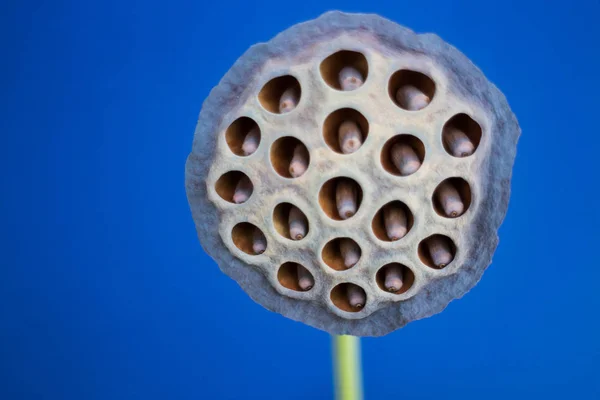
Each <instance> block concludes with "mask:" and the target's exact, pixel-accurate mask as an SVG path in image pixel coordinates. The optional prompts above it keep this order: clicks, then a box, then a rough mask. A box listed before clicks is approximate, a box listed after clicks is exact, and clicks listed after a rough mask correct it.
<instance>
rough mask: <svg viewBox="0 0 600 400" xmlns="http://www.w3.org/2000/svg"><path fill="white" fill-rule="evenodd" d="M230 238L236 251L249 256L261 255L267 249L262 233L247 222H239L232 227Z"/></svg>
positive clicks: (265, 239)
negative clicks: (238, 250)
mask: <svg viewBox="0 0 600 400" xmlns="http://www.w3.org/2000/svg"><path fill="white" fill-rule="evenodd" d="M231 238H232V239H233V244H235V245H236V247H237V248H238V249H240V250H241V251H243V252H244V253H246V254H250V255H251V256H255V255H259V254H262V253H264V252H265V250H266V249H267V238H266V237H265V235H264V233H263V232H262V231H261V230H260V229H259V228H258V227H256V226H255V225H252V224H251V223H248V222H241V223H239V224H237V225H236V226H234V227H233V230H232V231H231Z"/></svg>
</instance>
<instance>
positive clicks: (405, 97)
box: [396, 85, 431, 111]
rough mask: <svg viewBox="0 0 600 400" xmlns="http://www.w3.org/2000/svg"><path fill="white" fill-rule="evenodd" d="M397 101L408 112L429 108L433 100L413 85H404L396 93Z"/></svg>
mask: <svg viewBox="0 0 600 400" xmlns="http://www.w3.org/2000/svg"><path fill="white" fill-rule="evenodd" d="M396 101H397V102H398V104H399V105H400V107H402V108H404V109H406V110H409V111H418V110H421V109H423V108H425V107H427V105H428V104H429V102H430V101H431V99H430V98H429V96H427V95H426V94H425V93H423V92H422V91H421V90H420V89H419V88H417V87H415V86H413V85H404V86H401V87H400V88H399V89H398V91H397V92H396Z"/></svg>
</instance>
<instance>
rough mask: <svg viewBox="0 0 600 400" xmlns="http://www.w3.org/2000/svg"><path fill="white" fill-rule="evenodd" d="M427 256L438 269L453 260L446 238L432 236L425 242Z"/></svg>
mask: <svg viewBox="0 0 600 400" xmlns="http://www.w3.org/2000/svg"><path fill="white" fill-rule="evenodd" d="M427 247H428V249H429V255H430V257H431V260H432V261H433V264H434V265H435V266H436V267H438V268H444V267H445V266H446V265H448V264H450V263H451V262H452V260H453V259H454V255H453V254H452V250H451V247H450V243H449V241H448V239H447V238H445V237H442V236H433V237H431V238H429V239H428V240H427Z"/></svg>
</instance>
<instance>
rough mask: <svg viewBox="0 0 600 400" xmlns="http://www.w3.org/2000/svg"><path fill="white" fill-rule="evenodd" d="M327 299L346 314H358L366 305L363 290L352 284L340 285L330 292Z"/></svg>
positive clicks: (365, 296)
mask: <svg viewBox="0 0 600 400" xmlns="http://www.w3.org/2000/svg"><path fill="white" fill-rule="evenodd" d="M329 297H330V298H331V302H332V303H333V304H334V305H335V306H336V307H337V308H339V309H340V310H343V311H346V312H359V311H360V310H362V309H363V308H364V307H365V305H366V303H367V294H366V293H365V291H364V290H363V288H361V287H360V286H358V285H355V284H353V283H340V284H339V285H337V286H336V287H334V288H333V289H332V290H331V293H330V295H329Z"/></svg>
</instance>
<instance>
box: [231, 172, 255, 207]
mask: <svg viewBox="0 0 600 400" xmlns="http://www.w3.org/2000/svg"><path fill="white" fill-rule="evenodd" d="M252 190H253V185H252V182H251V181H250V178H248V177H247V176H245V175H244V176H242V177H241V178H240V180H239V181H238V183H237V185H236V186H235V190H234V192H233V202H234V203H236V204H241V203H245V202H246V201H247V200H248V199H249V198H250V196H251V195H252Z"/></svg>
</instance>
